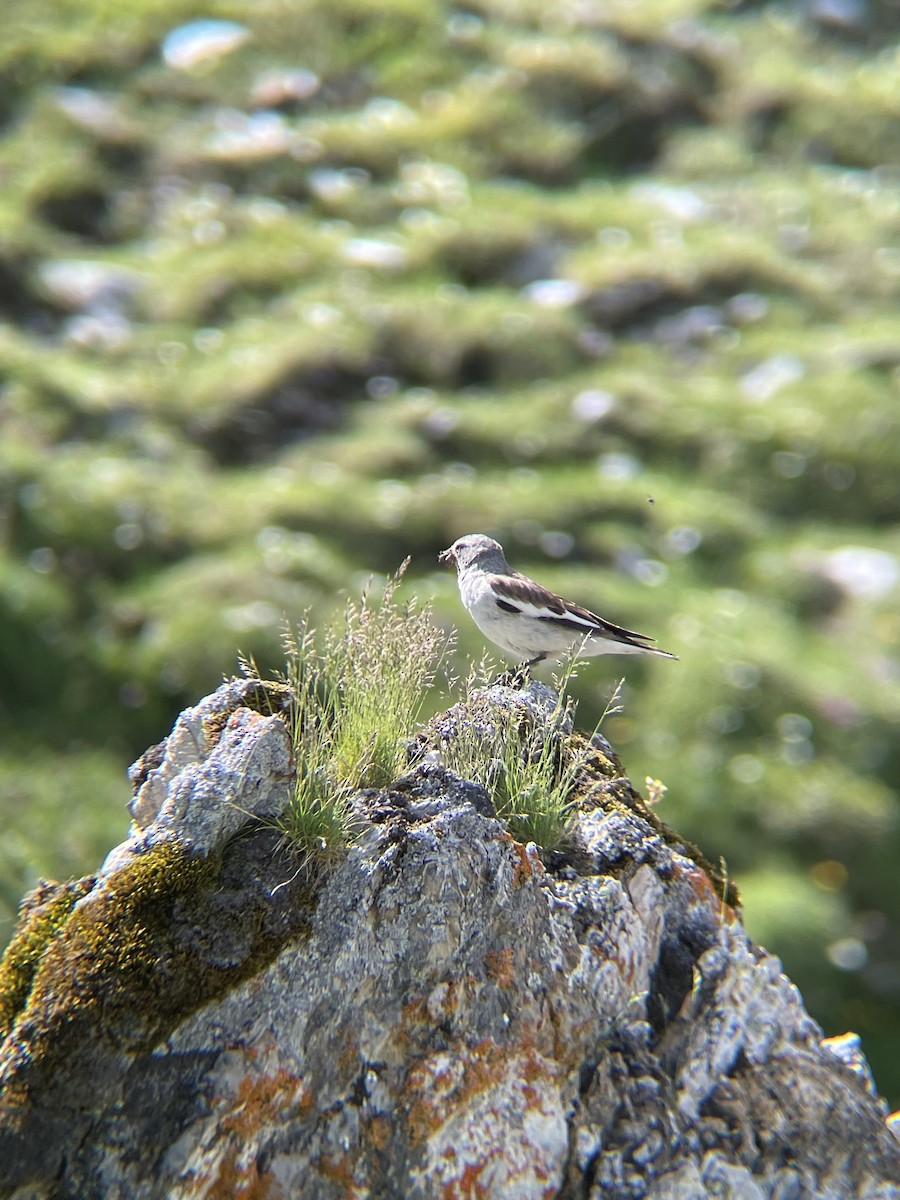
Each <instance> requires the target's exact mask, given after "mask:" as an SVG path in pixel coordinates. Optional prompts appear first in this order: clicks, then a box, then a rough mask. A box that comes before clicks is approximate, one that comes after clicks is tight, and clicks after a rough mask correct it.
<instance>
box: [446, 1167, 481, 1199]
mask: <svg viewBox="0 0 900 1200" xmlns="http://www.w3.org/2000/svg"><path fill="white" fill-rule="evenodd" d="M487 1165H488V1164H487V1163H484V1162H477V1163H466V1165H465V1167H463V1172H462V1175H460V1177H459V1179H454V1180H453V1181H452V1182H451V1183H448V1184H447V1185H446V1187H445V1188H444V1195H445V1196H446V1197H447V1200H481V1197H483V1196H487V1195H489V1194H490V1189H489V1187H488V1186H487V1185H486V1184H485V1183H484V1182H483V1181H482V1177H483V1176H484V1170H485V1167H486V1166H487Z"/></svg>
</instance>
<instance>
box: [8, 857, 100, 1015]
mask: <svg viewBox="0 0 900 1200" xmlns="http://www.w3.org/2000/svg"><path fill="white" fill-rule="evenodd" d="M93 885H94V877H93V876H87V877H86V878H84V879H78V880H74V881H72V882H69V883H49V882H44V883H42V884H41V885H40V886H39V887H38V888H36V889H35V891H33V892H32V893H30V895H29V896H28V897H26V900H25V902H24V903H23V905H22V908H21V910H20V915H19V926H18V928H17V930H16V932H15V934H14V936H13V939H12V941H11V942H10V943H9V945H8V946H7V948H6V952H5V954H4V955H3V958H2V959H0V1038H3V1037H5V1036H6V1034H7V1033H8V1032H9V1029H10V1027H11V1025H12V1023H13V1021H14V1020H15V1018H16V1016H17V1015H18V1013H19V1012H20V1011H21V1010H22V1008H24V1006H25V1004H26V1002H27V1000H28V996H29V993H30V991H31V985H32V983H33V982H34V977H35V974H36V972H37V969H38V966H39V964H40V961H41V956H42V955H43V953H44V951H45V949H46V948H47V945H48V943H49V942H51V941H52V940H53V938H55V937H57V936H58V934H59V932H60V930H61V929H63V927H64V926H65V924H66V922H67V921H68V920H69V916H70V914H71V912H72V909H73V907H74V905H75V903H76V902H77V901H78V900H80V899H81V897H82V896H85V895H87V893H88V892H89V891H90V890H91V888H92V887H93Z"/></svg>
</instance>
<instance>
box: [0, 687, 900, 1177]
mask: <svg viewBox="0 0 900 1200" xmlns="http://www.w3.org/2000/svg"><path fill="white" fill-rule="evenodd" d="M553 699H554V698H553V696H552V694H551V693H549V691H548V689H546V688H543V687H542V686H541V685H539V684H535V683H532V684H530V685H529V687H528V688H527V689H526V690H525V691H522V692H516V691H511V690H509V689H506V688H494V689H492V690H491V691H490V692H489V693H487V694H485V695H484V696H483V697H482V704H483V705H484V707H485V711H488V712H489V710H490V707H491V706H492V705H521V706H522V708H523V712H525V713H530V714H531V718H532V719H534V720H538V721H540V720H541V719H546V714H547V713H548V712H549V711H550V709H551V708H552V701H553ZM285 702H286V699H285V696H284V693H283V692H282V691H279V690H278V689H277V688H275V687H274V686H273V687H268V686H265V685H260V684H259V683H252V682H246V681H244V682H240V683H231V684H227V685H225V686H223V687H222V688H220V689H219V691H218V692H216V693H215V694H214V695H213V696H210V697H208V698H207V699H205V700H204V701H202V702H201V703H200V704H199V705H197V706H196V707H195V708H193V709H190V710H188V711H186V712H185V713H183V714H182V716H181V717H180V719H179V721H178V723H177V724H176V726H175V729H174V730H173V733H172V735H171V736H170V738H169V739H168V741H167V742H166V743H165V744H164V746H162V747H159V748H156V749H155V750H154V751H151V752H148V754H147V755H145V756H144V758H143V759H142V760H141V761H140V762H139V763H138V764H136V767H135V768H133V778H134V781H135V784H136V787H137V792H136V796H135V800H134V802H133V806H132V812H133V817H134V823H133V827H132V831H131V836H130V838H129V839H128V841H126V842H125V843H124V844H123V845H122V846H120V847H119V848H118V849H117V850H115V851H114V852H113V853H112V854H111V855H110V857H109V858H108V860H107V862H106V863H105V864H104V866H103V867H102V869H101V870H100V872H99V873H98V875H97V876H96V878H90V879H87V880H82V881H79V882H78V883H77V884H70V885H44V886H43V887H42V888H41V889H39V890H38V891H37V892H36V893H34V894H33V895H32V896H31V897H30V898H29V899H28V901H27V903H26V905H25V906H24V909H23V913H22V918H21V923H20V927H19V930H18V932H17V935H16V937H15V939H14V941H13V943H12V944H11V946H10V949H9V951H8V953H7V956H6V959H5V960H4V964H3V968H2V970H0V1024H2V1028H3V1031H4V1033H5V1040H4V1042H3V1045H2V1049H0V1084H2V1093H0V1103H2V1108H0V1195H2V1196H4V1197H16V1200H25V1197H29V1198H36V1197H59V1198H63V1197H78V1198H79V1200H93V1198H96V1200H100V1198H103V1200H115V1198H120V1197H121V1198H123V1200H124V1198H125V1197H128V1198H129V1200H157V1198H158V1200H163V1198H167V1200H187V1198H188V1197H204V1198H206V1200H214V1198H224V1197H248V1198H263V1197H265V1198H267V1200H278V1198H281V1197H285V1198H287V1197H298V1198H307V1197H308V1198H309V1200H330V1198H332V1197H334V1198H335V1200H337V1198H338V1197H342V1198H343V1197H383V1198H389V1197H397V1198H419V1197H421V1198H422V1200H425V1198H428V1197H459V1198H463V1197H498V1198H499V1197H503V1198H504V1200H509V1198H525V1197H551V1196H559V1197H570V1198H573V1200H574V1198H575V1197H579V1198H581V1197H591V1198H597V1200H599V1198H600V1197H603V1198H604V1200H608V1198H618V1197H621V1198H625V1197H634V1198H635V1200H637V1198H641V1197H650V1198H660V1200H662V1198H664V1197H665V1198H670V1197H671V1198H679V1200H681V1198H683V1200H688V1198H691V1200H693V1198H694V1197H698V1198H699V1197H706V1196H710V1197H711V1196H717V1197H721V1196H740V1197H745V1198H746V1200H757V1198H762V1197H772V1198H775V1197H777V1198H778V1200H788V1198H791V1200H794V1198H796V1200H801V1198H803V1197H812V1196H817V1197H835V1198H837V1197H841V1198H844V1197H851V1196H852V1197H860V1198H863V1197H865V1198H867V1200H875V1198H876V1197H878V1198H879V1200H884V1198H887V1197H892V1196H900V1141H898V1140H897V1138H896V1137H895V1135H894V1134H893V1133H892V1132H891V1130H890V1128H889V1127H888V1126H887V1125H886V1123H885V1116H886V1113H885V1111H884V1106H883V1105H882V1103H881V1102H880V1101H879V1100H878V1098H877V1097H876V1096H875V1094H874V1092H873V1089H872V1086H871V1081H870V1078H869V1076H868V1072H867V1069H866V1067H865V1063H864V1061H863V1060H862V1059H861V1058H860V1057H859V1056H858V1054H856V1053H854V1047H853V1044H852V1041H847V1040H838V1041H836V1042H835V1041H832V1042H825V1041H823V1039H822V1035H821V1031H820V1029H819V1028H818V1027H817V1026H816V1024H815V1022H813V1021H812V1019H811V1018H810V1017H809V1016H808V1014H807V1013H806V1012H805V1010H804V1008H803V1004H802V1001H801V998H800V996H799V994H798V992H797V990H796V989H795V988H794V987H793V985H792V984H791V983H790V981H789V980H788V979H786V978H785V976H784V975H783V974H782V972H781V967H780V964H779V962H778V960H777V959H775V958H773V957H772V956H770V955H768V954H766V953H765V951H763V950H761V949H759V948H758V947H756V946H754V945H753V944H752V943H751V942H750V941H749V939H748V937H747V935H746V933H745V932H744V930H743V928H742V926H741V924H740V920H739V916H738V913H737V911H736V906H735V896H734V894H733V892H731V891H729V890H728V889H727V888H726V887H725V886H724V885H723V882H722V881H721V880H719V879H717V878H716V877H715V873H714V872H711V871H710V870H709V868H708V867H707V866H706V865H705V864H704V863H703V862H702V860H700V861H698V856H697V854H696V852H694V851H693V849H692V848H691V847H689V846H687V845H685V844H683V843H681V842H680V841H679V840H678V838H677V837H676V836H675V835H674V834H672V833H671V831H669V830H667V829H666V828H665V827H664V826H662V825H661V824H660V822H659V821H658V820H657V819H656V818H655V816H654V814H653V813H652V812H651V811H650V810H649V809H647V808H646V807H645V806H644V804H643V803H642V802H641V800H640V799H639V797H638V796H637V795H636V793H635V792H634V790H633V789H632V788H631V785H630V784H629V783H628V781H627V779H625V778H623V777H622V774H621V770H620V767H619V764H618V762H617V761H616V759H615V756H614V754H613V753H612V751H611V749H610V748H609V747H608V746H607V745H606V744H605V743H604V742H603V741H602V739H596V742H595V744H594V745H593V747H592V751H593V752H592V754H591V755H590V756H589V760H588V762H587V765H586V766H585V770H584V777H583V779H582V780H581V783H582V785H583V786H582V789H581V795H582V800H581V802H580V805H579V811H578V814H577V819H576V824H575V830H574V837H573V841H572V844H571V846H570V847H569V848H568V849H567V850H565V851H564V852H557V853H555V854H554V855H544V856H543V858H542V855H541V853H540V852H539V851H538V850H537V848H536V847H535V846H533V845H522V844H521V843H518V842H516V841H514V840H513V838H512V837H511V836H510V834H509V832H508V831H507V829H506V827H505V825H504V824H503V823H502V822H501V821H499V820H497V819H496V818H495V817H494V816H493V815H492V814H493V810H492V807H491V801H490V798H489V796H488V795H487V793H486V792H485V790H484V789H483V788H482V787H481V786H479V785H478V784H475V783H472V782H470V781H465V780H462V779H460V778H458V777H457V776H455V775H453V774H452V773H451V772H449V771H448V770H447V768H446V767H445V766H444V765H443V763H442V761H441V756H440V739H441V737H448V736H452V728H453V726H454V724H456V725H458V722H459V720H461V719H464V718H463V717H461V716H460V714H459V713H457V714H456V716H455V717H454V718H453V719H452V720H450V721H448V720H447V719H446V718H445V719H444V721H443V723H441V722H438V723H437V724H436V725H435V726H434V728H433V730H432V732H431V735H430V738H431V741H430V742H429V741H428V739H426V741H425V744H424V745H423V746H421V747H420V750H422V751H423V753H422V756H421V757H420V758H419V760H418V761H417V762H416V764H415V765H414V766H412V768H411V769H410V771H409V773H408V774H407V775H405V776H404V777H403V778H401V779H398V780H397V781H395V783H394V784H393V785H392V786H391V787H390V788H388V789H385V790H382V791H367V792H363V793H360V794H359V795H358V796H357V797H355V798H354V807H355V810H356V816H357V818H358V823H359V824H360V827H361V830H362V832H361V834H360V836H359V838H358V840H357V841H356V842H355V844H354V845H353V846H352V848H351V849H350V850H349V852H348V853H347V854H346V856H345V857H344V858H343V860H342V861H340V862H339V863H338V864H337V865H335V866H333V867H330V868H328V869H327V870H315V869H313V868H312V867H311V866H310V865H309V864H304V863H303V862H301V861H300V860H299V859H298V857H297V856H296V853H294V852H293V851H292V850H291V849H290V847H288V846H286V845H285V844H284V841H283V838H282V837H281V835H280V833H279V831H278V828H277V821H278V817H279V814H280V813H281V812H282V811H283V810H284V807H285V805H286V804H287V801H288V797H289V795H290V788H291V779H292V761H291V747H290V741H289V737H288V734H287V730H286V727H285V724H284V722H283V721H282V720H281V718H280V717H279V716H278V715H272V714H273V712H275V713H277V711H278V708H279V705H280V704H282V703H285ZM448 730H449V732H448ZM548 736H552V734H551V733H549V732H548ZM429 745H430V746H431V749H430V750H429Z"/></svg>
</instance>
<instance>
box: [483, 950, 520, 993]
mask: <svg viewBox="0 0 900 1200" xmlns="http://www.w3.org/2000/svg"><path fill="white" fill-rule="evenodd" d="M484 969H485V971H486V972H487V976H488V978H489V979H493V980H494V981H495V982H496V983H498V984H499V985H500V987H512V986H513V985H514V984H515V982H516V973H515V971H514V970H513V952H512V947H511V946H505V947H504V948H503V949H502V950H489V951H488V952H487V954H485V956H484Z"/></svg>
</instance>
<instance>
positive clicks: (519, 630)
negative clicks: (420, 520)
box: [438, 533, 677, 674]
mask: <svg viewBox="0 0 900 1200" xmlns="http://www.w3.org/2000/svg"><path fill="white" fill-rule="evenodd" d="M438 562H440V563H454V564H455V565H456V569H457V572H458V583H459V595H460V599H461V600H462V602H463V605H464V607H465V608H466V611H467V612H468V614H469V616H470V617H471V618H472V620H473V621H474V622H475V624H476V625H477V626H478V628H479V629H480V630H481V632H482V633H483V634H484V636H485V637H486V638H487V639H488V640H489V641H491V642H493V643H494V645H496V646H499V647H500V649H501V650H503V651H504V652H505V653H507V654H511V655H514V656H515V657H516V658H517V659H522V660H523V661H522V662H520V664H519V666H518V668H517V672H524V673H525V674H527V673H528V671H529V670H530V668H531V667H534V666H537V665H538V663H542V662H545V661H551V662H558V661H560V660H561V659H564V658H577V657H581V656H587V657H593V656H594V655H598V654H657V655H659V656H660V657H661V658H676V657H677V656H676V655H674V654H669V652H668V651H667V650H660V649H658V648H657V647H656V646H654V645H653V638H651V637H648V636H647V635H646V634H643V633H634V632H633V631H632V630H631V629H624V628H623V627H622V626H621V625H613V623H612V622H611V621H606V620H604V618H603V617H598V616H597V614H596V613H592V612H590V611H589V610H588V609H586V608H582V607H581V606H580V605H579V604H573V603H572V601H571V600H565V599H564V598H563V597H562V596H557V595H556V593H555V592H551V591H550V589H549V588H546V587H544V586H543V584H540V583H538V582H537V581H536V580H534V579H530V578H529V577H528V576H527V575H523V574H522V572H521V571H514V570H513V568H512V567H511V566H510V565H509V563H508V562H507V561H506V554H505V553H504V551H503V547H502V546H501V545H500V543H499V542H496V541H494V539H493V538H491V537H488V536H487V535H486V534H484V533H467V534H465V536H464V537H460V538H457V539H456V541H455V542H454V543H453V545H452V546H448V547H447V549H446V550H442V551H441V553H440V554H439V555H438Z"/></svg>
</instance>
